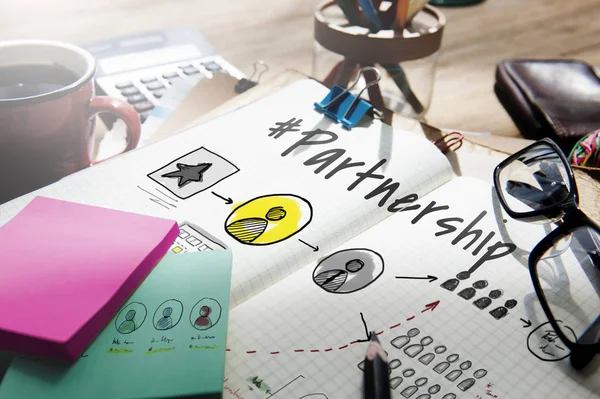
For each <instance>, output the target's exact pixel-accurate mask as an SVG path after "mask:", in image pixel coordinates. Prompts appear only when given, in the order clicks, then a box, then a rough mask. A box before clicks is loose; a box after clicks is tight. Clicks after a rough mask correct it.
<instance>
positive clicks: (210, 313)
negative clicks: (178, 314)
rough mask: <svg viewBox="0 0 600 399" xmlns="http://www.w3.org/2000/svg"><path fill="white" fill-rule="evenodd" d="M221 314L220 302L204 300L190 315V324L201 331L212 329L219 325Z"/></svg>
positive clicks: (196, 305) (197, 304)
mask: <svg viewBox="0 0 600 399" xmlns="http://www.w3.org/2000/svg"><path fill="white" fill-rule="evenodd" d="M221 312H222V308H221V304H220V303H219V301H217V300H216V299H214V298H202V299H200V300H199V301H198V302H196V304H195V305H194V306H193V307H192V310H191V311H190V313H189V317H190V318H189V320H190V324H191V325H192V327H194V328H195V329H196V330H200V331H205V330H208V329H211V328H213V327H214V326H216V325H217V324H218V323H219V320H220V319H221Z"/></svg>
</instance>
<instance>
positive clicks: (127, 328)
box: [117, 309, 135, 334]
mask: <svg viewBox="0 0 600 399" xmlns="http://www.w3.org/2000/svg"><path fill="white" fill-rule="evenodd" d="M134 317H135V310H133V309H131V310H129V311H128V312H127V314H126V315H125V320H124V321H123V322H122V323H121V324H119V327H117V331H118V332H120V333H121V334H129V333H130V332H132V331H135V322H134V321H133V318H134Z"/></svg>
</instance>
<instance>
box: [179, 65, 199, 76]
mask: <svg viewBox="0 0 600 399" xmlns="http://www.w3.org/2000/svg"><path fill="white" fill-rule="evenodd" d="M182 71H183V73H185V74H186V75H194V74H196V73H200V71H199V70H198V68H194V67H193V66H189V67H185V68H183V69H182Z"/></svg>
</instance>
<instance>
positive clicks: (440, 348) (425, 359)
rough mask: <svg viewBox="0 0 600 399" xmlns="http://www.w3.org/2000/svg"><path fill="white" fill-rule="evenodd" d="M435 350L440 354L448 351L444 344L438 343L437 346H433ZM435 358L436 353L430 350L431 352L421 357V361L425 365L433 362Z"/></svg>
mask: <svg viewBox="0 0 600 399" xmlns="http://www.w3.org/2000/svg"><path fill="white" fill-rule="evenodd" d="M433 351H434V352H435V353H437V354H438V355H439V354H442V353H444V352H445V351H446V347H445V346H444V345H438V346H436V347H435V348H433ZM433 359H435V354H434V353H431V352H430V353H426V354H424V355H423V356H421V357H420V358H419V361H420V362H421V363H423V364H424V365H428V364H429V363H431V362H432V361H433Z"/></svg>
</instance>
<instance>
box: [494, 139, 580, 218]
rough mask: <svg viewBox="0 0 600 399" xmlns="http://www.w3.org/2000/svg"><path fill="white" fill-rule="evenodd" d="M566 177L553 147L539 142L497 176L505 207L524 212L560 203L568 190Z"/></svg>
mask: <svg viewBox="0 0 600 399" xmlns="http://www.w3.org/2000/svg"><path fill="white" fill-rule="evenodd" d="M568 176H569V174H568V172H567V168H566V167H565V165H564V164H563V162H562V160H561V158H560V156H559V155H558V153H557V152H556V151H555V150H554V148H552V147H551V146H549V145H548V144H545V143H540V144H539V145H537V146H534V147H532V148H531V149H530V150H529V151H527V152H526V153H524V154H522V155H521V156H520V157H519V158H518V159H515V160H514V161H513V162H511V163H509V164H508V165H506V166H505V167H504V168H503V169H502V170H501V171H500V173H499V176H498V177H499V180H500V190H501V191H502V194H503V197H504V199H505V201H506V204H507V206H508V207H509V208H510V209H511V210H512V211H514V212H519V213H524V212H531V211H533V210H543V209H544V208H548V207H550V206H552V205H555V204H558V203H560V202H562V201H564V200H565V199H566V198H567V197H568V194H569V191H570V189H571V187H570V185H569V177H568Z"/></svg>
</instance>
